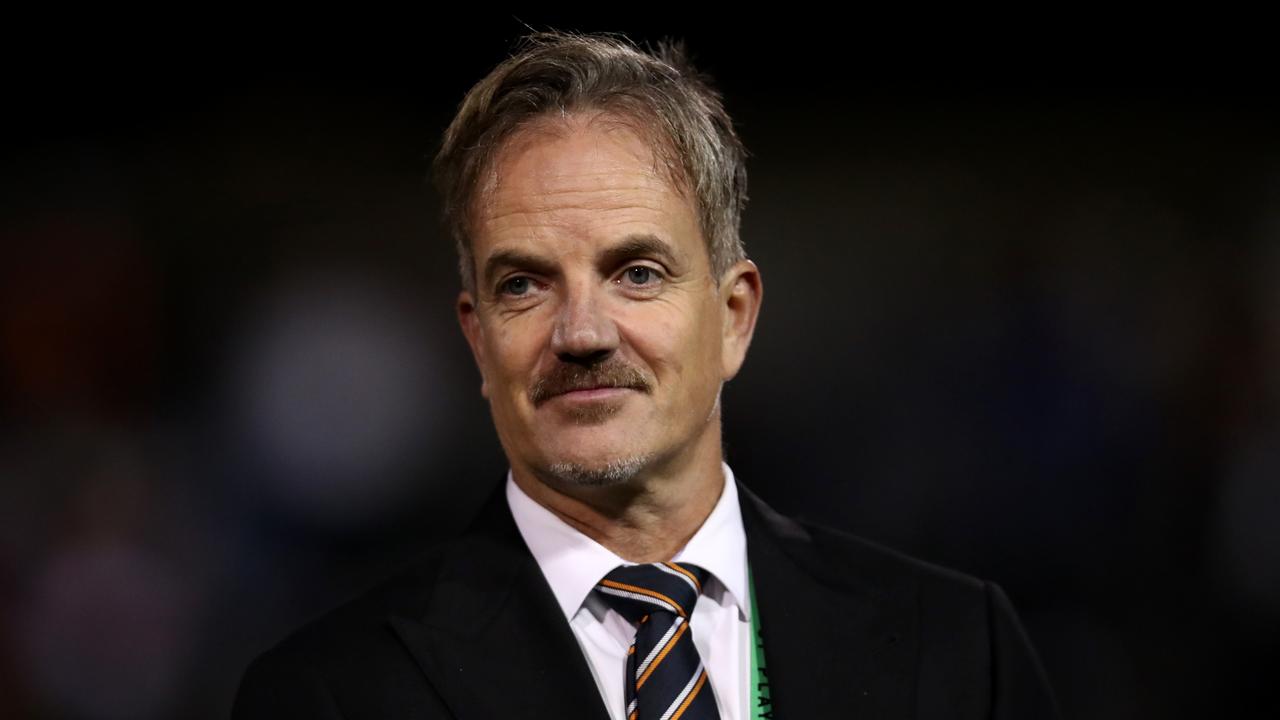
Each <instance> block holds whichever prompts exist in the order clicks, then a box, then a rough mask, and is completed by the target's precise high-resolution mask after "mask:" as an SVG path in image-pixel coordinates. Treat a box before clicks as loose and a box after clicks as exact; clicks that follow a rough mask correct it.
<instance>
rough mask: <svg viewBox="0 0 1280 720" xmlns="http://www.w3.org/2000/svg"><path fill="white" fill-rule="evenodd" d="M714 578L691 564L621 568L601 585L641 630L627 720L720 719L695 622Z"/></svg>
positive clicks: (634, 645) (630, 663)
mask: <svg viewBox="0 0 1280 720" xmlns="http://www.w3.org/2000/svg"><path fill="white" fill-rule="evenodd" d="M707 576H708V573H707V571H706V570H703V569H702V568H700V567H697V566H696V565H689V564H687V563H683V564H678V563H651V564H649V565H624V566H622V567H618V568H615V569H614V570H613V571H612V572H610V573H609V574H608V575H606V576H605V577H604V579H603V580H601V581H600V582H599V583H598V584H597V585H596V592H598V593H600V596H601V597H602V598H603V599H604V600H605V602H606V603H608V605H609V607H611V608H613V609H614V610H616V611H617V612H618V613H619V614H620V615H622V616H623V617H625V618H627V619H628V620H630V621H631V622H633V623H636V624H637V625H638V627H637V629H636V637H635V640H633V641H632V642H631V647H630V648H629V649H628V650H627V668H626V673H627V674H626V679H625V680H624V682H623V687H624V688H625V689H626V698H625V699H626V703H627V708H626V717H627V720H678V719H680V718H683V719H684V720H695V719H696V720H706V719H708V718H718V717H720V714H719V712H718V711H717V710H716V700H715V697H714V696H713V695H712V693H711V688H710V687H708V682H707V670H706V668H705V667H703V665H702V660H701V658H699V657H698V649H697V648H696V647H694V645H693V633H691V632H689V618H690V617H692V615H693V606H694V604H695V603H697V602H698V595H699V594H701V593H702V583H703V581H705V580H706V579H707Z"/></svg>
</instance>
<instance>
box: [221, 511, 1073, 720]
mask: <svg viewBox="0 0 1280 720" xmlns="http://www.w3.org/2000/svg"><path fill="white" fill-rule="evenodd" d="M739 497H740V498H741V501H740V502H741V505H742V517H743V524H744V526H745V529H746V534H747V554H748V557H749V560H750V563H751V572H752V576H753V579H754V583H755V587H756V593H757V597H756V601H757V609H758V612H759V613H760V622H761V632H762V634H763V637H764V648H765V657H766V671H767V677H768V680H769V684H770V688H769V690H770V694H771V696H772V701H773V714H772V716H773V717H776V718H783V719H784V720H793V719H806V720H808V719H813V718H843V717H849V718H1002V719H1006V718H1007V719H1013V718H1017V719H1019V720H1022V719H1033V718H1051V717H1057V714H1056V711H1055V709H1054V704H1053V700H1052V698H1051V695H1050V692H1049V689H1048V686H1047V683H1046V682H1045V679H1044V675H1043V673H1042V671H1041V669H1040V666H1039V663H1038V662H1037V660H1036V658H1035V655H1034V653H1033V652H1032V650H1031V647H1030V645H1029V644H1028V642H1027V640H1026V637H1025V636H1024V634H1023V632H1022V629H1021V628H1020V627H1019V625H1018V621H1017V619H1016V617H1015V615H1014V612H1013V610H1012V608H1011V607H1010V605H1009V602H1008V600H1007V599H1006V598H1005V596H1004V594H1003V593H1002V592H1001V591H1000V589H999V588H997V587H996V586H995V585H992V584H990V583H985V582H982V581H979V580H975V579H973V578H970V577H967V576H964V575H961V574H959V573H955V572H951V571H948V570H943V569H940V568H937V567H934V566H931V565H927V564H924V563H921V562H919V561H916V560H912V559H910V558H907V557H904V556H902V555H899V554H897V553H894V552H892V551H889V550H886V549H884V548H880V547H878V546H875V545H872V544H870V543H867V542H865V541H862V540H859V539H857V538H854V537H851V536H849V535H845V534H842V533H838V532H834V531H831V530H826V529H822V528H818V527H811V526H809V525H804V524H800V523H797V522H795V521H792V520H789V519H787V518H784V517H782V516H781V515H779V514H777V513H776V512H774V511H773V510H772V509H770V508H769V507H768V506H767V505H765V504H764V503H763V502H762V501H761V500H760V499H759V498H757V497H755V496H754V495H752V494H751V493H750V492H748V491H747V490H746V489H745V488H742V487H741V486H739ZM233 717H234V718H237V719H238V720H250V719H256V718H294V717H306V718H350V719H353V720H354V719H356V718H420V719H431V718H459V719H464V720H472V719H476V718H543V717H545V718H569V719H574V718H583V719H584V720H585V719H588V718H590V719H591V720H607V718H608V715H607V714H606V711H605V708H604V705H603V702H602V701H601V698H600V693H599V691H598V690H597V688H596V684H595V681H594V680H593V678H592V676H591V672H590V670H589V669H588V667H587V661H586V659H585V657H584V656H583V654H582V651H581V649H580V648H579V646H578V644H577V641H576V640H575V639H574V637H573V634H572V631H571V630H570V629H569V626H568V624H567V623H566V622H565V620H564V614H563V613H562V612H561V611H560V609H559V606H557V605H556V601H555V598H554V595H553V594H552V592H551V588H550V587H549V586H548V585H547V582H546V580H545V578H544V577H543V575H542V572H541V570H540V569H539V568H538V565H537V563H536V562H535V561H534V559H533V556H532V555H531V554H530V553H529V550H528V549H527V548H526V547H525V544H524V541H523V539H522V538H521V537H520V533H519V531H518V530H517V529H516V526H515V522H514V521H513V520H512V518H511V513H510V510H509V509H508V507H507V503H506V498H505V496H504V494H503V493H501V492H498V493H495V495H494V497H493V499H492V500H491V501H490V502H489V503H488V504H487V505H486V507H485V509H484V510H483V511H482V513H481V515H480V516H479V518H478V519H477V520H476V522H475V523H474V524H473V526H472V527H471V529H469V530H468V531H467V532H466V533H464V534H463V535H462V536H460V537H459V538H457V539H456V540H454V541H451V542H449V543H446V544H444V545H442V546H439V547H437V548H436V549H434V550H432V551H431V552H430V553H428V555H427V557H425V559H423V560H422V561H421V562H420V563H419V564H418V565H416V566H415V567H414V569H413V570H411V571H410V572H408V573H406V574H404V575H402V576H400V577H398V578H396V579H394V580H392V581H391V582H389V583H387V584H385V585H383V586H382V587H380V588H378V589H377V590H374V591H373V592H371V593H369V594H367V595H366V596H364V597H363V598H361V599H359V600H357V601H354V602H353V603H351V604H349V605H347V606H345V607H343V608H340V609H339V610H337V611H335V612H333V613H330V614H329V615H327V616H325V617H322V618H321V619H319V620H318V621H316V622H313V623H312V624H310V625H308V626H307V627H305V628H303V629H302V630H301V631H299V632H298V633H295V634H294V635H293V636H292V637H290V638H288V639H287V640H285V641H284V642H282V643H280V644H279V645H277V646H276V647H275V648H273V649H271V650H269V651H268V652H266V653H264V654H263V655H262V656H260V657H259V658H258V659H257V660H255V661H254V662H253V664H252V665H251V666H250V667H249V669H248V671H247V672H246V673H245V677H244V680H243V681H242V683H241V686H240V692H239V694H238V696H237V698H236V703H235V708H234V710H233Z"/></svg>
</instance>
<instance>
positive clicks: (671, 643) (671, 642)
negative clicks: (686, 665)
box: [636, 623, 689, 690]
mask: <svg viewBox="0 0 1280 720" xmlns="http://www.w3.org/2000/svg"><path fill="white" fill-rule="evenodd" d="M688 629H689V623H680V629H679V630H676V634H675V635H672V636H671V639H670V640H668V641H667V646H666V647H664V648H662V652H660V653H658V657H656V658H654V659H653V662H651V663H649V668H648V669H647V670H645V671H644V675H641V676H640V679H639V680H637V681H636V690H639V689H640V686H642V685H644V683H645V681H646V680H648V679H649V676H650V675H652V674H653V671H654V670H656V669H657V668H658V666H659V665H661V664H662V659H663V658H665V657H666V656H667V653H669V652H671V648H673V647H675V646H676V643H678V642H680V636H681V635H684V631H685V630H688Z"/></svg>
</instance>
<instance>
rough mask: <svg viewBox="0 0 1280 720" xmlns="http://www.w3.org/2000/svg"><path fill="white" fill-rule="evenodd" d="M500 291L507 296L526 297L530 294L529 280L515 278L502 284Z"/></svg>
mask: <svg viewBox="0 0 1280 720" xmlns="http://www.w3.org/2000/svg"><path fill="white" fill-rule="evenodd" d="M499 290H500V291H501V292H503V293H506V294H507V295H524V294H525V293H527V292H529V278H527V277H513V278H511V279H510V280H507V281H506V282H504V283H502V287H501V288H499Z"/></svg>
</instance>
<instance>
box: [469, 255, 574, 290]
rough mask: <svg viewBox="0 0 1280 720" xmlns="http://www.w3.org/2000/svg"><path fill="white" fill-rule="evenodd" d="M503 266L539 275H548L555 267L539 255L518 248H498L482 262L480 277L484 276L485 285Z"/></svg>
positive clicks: (491, 280) (490, 281)
mask: <svg viewBox="0 0 1280 720" xmlns="http://www.w3.org/2000/svg"><path fill="white" fill-rule="evenodd" d="M504 267H512V268H521V269H523V270H529V271H531V272H536V273H538V274H540V275H550V274H552V273H554V272H555V269H556V266H555V263H553V262H551V261H550V260H548V259H546V258H544V257H541V256H539V255H533V254H530V253H527V252H521V251H519V250H499V251H498V252H496V253H494V254H492V255H490V256H489V259H488V260H486V261H485V263H484V273H483V275H482V277H483V278H484V282H485V285H490V284H492V283H493V276H494V275H497V274H498V271H499V270H501V269H502V268H504Z"/></svg>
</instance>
